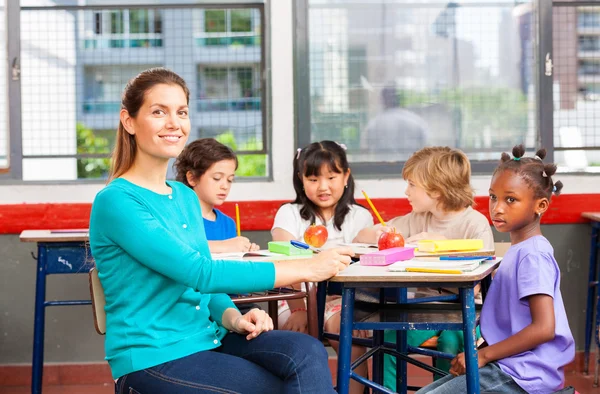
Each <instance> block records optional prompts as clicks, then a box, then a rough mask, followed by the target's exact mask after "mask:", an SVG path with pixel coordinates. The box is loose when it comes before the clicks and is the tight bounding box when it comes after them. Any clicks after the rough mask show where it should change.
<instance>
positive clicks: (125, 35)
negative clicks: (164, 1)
mask: <svg viewBox="0 0 600 394" xmlns="http://www.w3.org/2000/svg"><path fill="white" fill-rule="evenodd" d="M84 14H85V16H84V20H85V21H86V28H85V37H86V39H85V41H84V47H85V48H86V49H102V48H146V47H161V46H162V14H161V11H160V10H152V9H131V10H129V9H124V10H114V11H113V10H102V11H93V12H90V11H87V12H84ZM88 23H91V24H92V26H93V28H92V29H90V28H89V27H88Z"/></svg>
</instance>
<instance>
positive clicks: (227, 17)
mask: <svg viewBox="0 0 600 394" xmlns="http://www.w3.org/2000/svg"><path fill="white" fill-rule="evenodd" d="M199 21H200V23H199V25H198V27H197V29H196V30H197V32H196V34H195V36H196V44H197V45H199V46H228V45H236V46H253V45H259V44H260V13H258V10H256V9H252V8H239V9H229V10H206V11H204V13H203V14H202V15H200V16H199Z"/></svg>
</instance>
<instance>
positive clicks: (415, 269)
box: [406, 268, 463, 275]
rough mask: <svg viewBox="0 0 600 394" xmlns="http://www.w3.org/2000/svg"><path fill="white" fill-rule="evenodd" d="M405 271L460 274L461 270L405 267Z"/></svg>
mask: <svg viewBox="0 0 600 394" xmlns="http://www.w3.org/2000/svg"><path fill="white" fill-rule="evenodd" d="M406 272H423V273H426V274H455V275H460V274H462V273H463V272H462V271H460V270H445V269H434V268H406Z"/></svg>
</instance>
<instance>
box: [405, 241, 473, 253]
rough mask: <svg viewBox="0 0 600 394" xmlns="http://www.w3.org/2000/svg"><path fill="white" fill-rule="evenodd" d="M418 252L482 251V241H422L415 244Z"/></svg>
mask: <svg viewBox="0 0 600 394" xmlns="http://www.w3.org/2000/svg"><path fill="white" fill-rule="evenodd" d="M417 248H418V249H419V252H449V251H466V250H479V249H483V240H482V239H440V240H435V241H434V240H423V241H419V242H418V243H417Z"/></svg>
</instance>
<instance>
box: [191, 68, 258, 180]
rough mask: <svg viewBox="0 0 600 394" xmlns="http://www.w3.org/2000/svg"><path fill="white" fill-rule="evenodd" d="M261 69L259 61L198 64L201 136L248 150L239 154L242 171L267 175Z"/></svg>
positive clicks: (255, 174) (241, 150)
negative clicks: (236, 63) (233, 63)
mask: <svg viewBox="0 0 600 394" xmlns="http://www.w3.org/2000/svg"><path fill="white" fill-rule="evenodd" d="M259 70H260V67H259V65H258V64H254V65H244V64H238V65H235V66H225V65H222V66H213V65H210V66H208V65H200V66H199V67H198V78H197V80H198V90H197V91H198V111H199V113H200V116H201V118H202V120H201V124H202V127H200V129H199V136H200V137H213V138H216V139H217V140H219V141H220V142H222V143H224V144H226V145H228V146H229V147H231V148H232V149H234V150H236V151H239V152H244V154H242V155H240V157H239V159H240V160H239V162H240V165H239V170H238V173H239V174H240V175H244V174H246V175H247V174H254V176H266V175H267V172H266V171H267V156H266V154H264V152H265V149H266V147H265V139H264V127H263V116H262V114H263V112H262V94H261V84H260V71H259ZM225 114H227V115H226V116H227V118H226V120H225V121H224V119H223V116H224V115H225ZM252 152H256V154H252Z"/></svg>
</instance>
